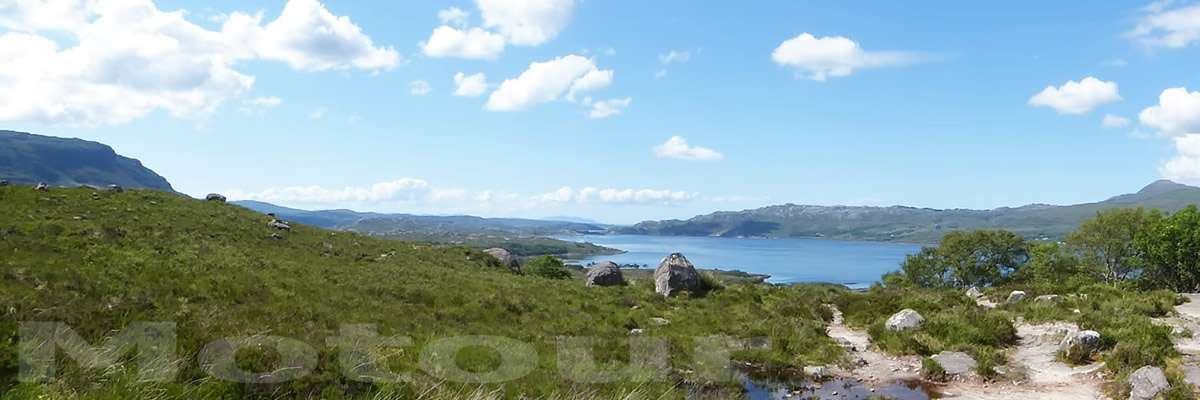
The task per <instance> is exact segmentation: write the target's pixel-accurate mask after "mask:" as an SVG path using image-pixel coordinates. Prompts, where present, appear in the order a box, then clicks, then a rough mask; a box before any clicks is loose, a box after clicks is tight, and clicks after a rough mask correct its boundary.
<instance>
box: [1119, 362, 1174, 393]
mask: <svg viewBox="0 0 1200 400" xmlns="http://www.w3.org/2000/svg"><path fill="white" fill-rule="evenodd" d="M1129 387H1130V389H1131V390H1130V392H1129V400H1150V399H1153V398H1154V397H1155V396H1158V394H1159V393H1162V392H1164V391H1166V390H1167V389H1170V388H1171V384H1169V383H1167V375H1166V374H1163V370H1162V368H1159V367H1152V366H1149V365H1147V366H1145V367H1141V368H1138V370H1137V371H1133V373H1132V374H1130V375H1129Z"/></svg>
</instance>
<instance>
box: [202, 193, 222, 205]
mask: <svg viewBox="0 0 1200 400" xmlns="http://www.w3.org/2000/svg"><path fill="white" fill-rule="evenodd" d="M204 200H208V201H215V202H218V203H224V202H225V196H222V195H219V194H216V193H209V194H208V196H204Z"/></svg>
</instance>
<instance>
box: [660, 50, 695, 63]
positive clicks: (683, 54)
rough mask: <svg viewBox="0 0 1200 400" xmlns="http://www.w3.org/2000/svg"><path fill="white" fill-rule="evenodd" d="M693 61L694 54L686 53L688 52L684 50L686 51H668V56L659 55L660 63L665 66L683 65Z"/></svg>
mask: <svg viewBox="0 0 1200 400" xmlns="http://www.w3.org/2000/svg"><path fill="white" fill-rule="evenodd" d="M691 59H692V53H691V52H689V51H686V50H684V51H677V50H671V51H668V52H667V53H666V54H659V55H658V62H660V63H663V64H671V63H680V64H682V63H686V62H688V61H689V60H691Z"/></svg>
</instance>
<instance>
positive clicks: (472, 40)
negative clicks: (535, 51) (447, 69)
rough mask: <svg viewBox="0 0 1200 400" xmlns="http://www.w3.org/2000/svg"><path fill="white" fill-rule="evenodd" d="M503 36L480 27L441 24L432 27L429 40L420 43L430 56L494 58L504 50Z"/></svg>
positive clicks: (474, 58) (424, 51)
mask: <svg viewBox="0 0 1200 400" xmlns="http://www.w3.org/2000/svg"><path fill="white" fill-rule="evenodd" d="M504 45H505V39H504V36H502V35H500V34H497V33H492V32H488V31H486V30H484V29H481V28H463V29H459V28H454V27H451V26H448V25H442V26H439V27H437V28H434V30H433V34H431V35H430V36H429V40H426V41H425V42H422V43H421V51H422V52H423V53H424V54H425V55H427V56H430V57H437V58H441V57H457V58H465V59H472V60H494V59H496V57H499V56H500V53H503V52H504Z"/></svg>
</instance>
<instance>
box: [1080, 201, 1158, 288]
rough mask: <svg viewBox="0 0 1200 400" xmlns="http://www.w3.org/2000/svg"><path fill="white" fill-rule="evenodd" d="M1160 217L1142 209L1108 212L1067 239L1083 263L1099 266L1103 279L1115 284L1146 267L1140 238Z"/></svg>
mask: <svg viewBox="0 0 1200 400" xmlns="http://www.w3.org/2000/svg"><path fill="white" fill-rule="evenodd" d="M1160 218H1161V214H1159V213H1158V211H1149V210H1146V209H1143V208H1124V209H1113V210H1105V211H1101V212H1099V213H1096V216H1095V217H1094V218H1092V219H1089V220H1087V221H1084V222H1083V224H1081V225H1080V226H1079V229H1077V230H1075V232H1072V233H1071V234H1070V235H1068V236H1067V244H1068V245H1069V246H1070V248H1071V249H1072V250H1074V251H1076V252H1078V253H1079V255H1080V257H1081V258H1082V259H1083V261H1084V262H1085V263H1087V264H1089V265H1094V266H1097V267H1098V268H1097V270H1098V272H1099V275H1100V277H1101V279H1103V280H1104V281H1105V282H1109V283H1112V282H1116V281H1120V280H1125V279H1127V278H1129V276H1130V274H1132V273H1134V272H1137V271H1139V270H1141V269H1142V268H1143V267H1144V262H1143V261H1144V260H1143V258H1142V254H1141V250H1140V249H1139V247H1138V244H1137V237H1138V235H1140V234H1142V233H1143V232H1145V231H1146V229H1147V227H1148V226H1150V225H1151V224H1153V223H1154V222H1155V221H1157V220H1158V219H1160Z"/></svg>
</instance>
